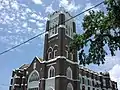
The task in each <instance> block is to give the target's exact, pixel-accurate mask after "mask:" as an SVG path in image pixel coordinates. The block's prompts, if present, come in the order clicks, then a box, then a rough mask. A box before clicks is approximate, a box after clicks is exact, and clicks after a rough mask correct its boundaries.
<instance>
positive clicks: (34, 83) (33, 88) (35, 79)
mask: <svg viewBox="0 0 120 90" xmlns="http://www.w3.org/2000/svg"><path fill="white" fill-rule="evenodd" d="M39 79H40V77H39V73H38V72H37V71H36V70H34V71H32V72H31V74H30V75H29V77H28V89H27V90H39Z"/></svg>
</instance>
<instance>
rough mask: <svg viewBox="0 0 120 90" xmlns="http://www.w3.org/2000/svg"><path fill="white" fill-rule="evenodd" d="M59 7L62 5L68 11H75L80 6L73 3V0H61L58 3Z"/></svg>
mask: <svg viewBox="0 0 120 90" xmlns="http://www.w3.org/2000/svg"><path fill="white" fill-rule="evenodd" d="M59 7H64V8H65V9H66V10H67V11H69V12H73V11H77V10H78V9H79V8H80V6H79V5H75V1H74V0H72V1H71V2H69V1H68V0H61V1H60V3H59Z"/></svg>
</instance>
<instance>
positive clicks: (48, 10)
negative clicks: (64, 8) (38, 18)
mask: <svg viewBox="0 0 120 90" xmlns="http://www.w3.org/2000/svg"><path fill="white" fill-rule="evenodd" d="M45 12H46V13H53V12H54V10H53V8H52V4H50V5H49V6H48V7H46V10H45Z"/></svg>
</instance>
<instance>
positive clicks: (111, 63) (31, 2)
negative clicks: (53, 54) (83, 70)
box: [0, 0, 120, 90]
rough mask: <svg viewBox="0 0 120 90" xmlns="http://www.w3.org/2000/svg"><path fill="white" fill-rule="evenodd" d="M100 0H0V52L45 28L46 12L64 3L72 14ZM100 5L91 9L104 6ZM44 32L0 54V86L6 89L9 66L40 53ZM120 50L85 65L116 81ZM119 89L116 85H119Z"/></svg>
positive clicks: (96, 9)
mask: <svg viewBox="0 0 120 90" xmlns="http://www.w3.org/2000/svg"><path fill="white" fill-rule="evenodd" d="M99 2H101V0H0V52H2V51H4V50H6V49H8V48H11V47H13V46H14V45H17V44H19V43H21V42H23V41H25V40H27V39H29V38H31V37H33V36H35V35H37V34H39V33H41V32H44V31H45V22H46V20H47V16H48V15H49V14H50V13H52V12H54V11H56V10H59V7H64V8H65V9H66V11H69V12H70V13H71V14H72V15H73V16H74V15H76V14H78V13H80V12H81V11H83V10H85V9H88V8H90V7H92V6H94V5H95V4H98V3H99ZM104 9H105V7H104V6H103V5H101V6H99V7H97V8H95V9H94V10H95V11H98V10H104ZM85 14H88V13H87V12H86V13H84V14H82V15H81V16H79V17H77V18H76V19H75V20H76V25H77V33H81V31H82V27H81V23H82V19H83V17H84V15H85ZM43 41H44V35H42V36H40V37H38V38H36V39H34V40H32V41H30V42H28V43H26V44H25V45H22V46H20V47H18V48H16V49H14V50H12V51H10V52H7V53H5V54H3V55H0V69H1V70H0V71H1V73H0V90H7V89H8V88H9V83H10V79H11V74H12V70H13V69H15V68H19V67H20V66H21V65H22V64H24V63H31V62H32V60H33V58H34V57H35V56H38V57H41V58H42V57H43V43H44V42H43ZM119 59H120V52H119V51H117V52H116V56H114V57H111V56H109V55H108V56H106V63H105V64H104V65H101V66H99V67H98V66H96V65H90V66H87V67H89V68H90V69H92V70H95V71H108V72H110V76H111V79H112V80H115V81H117V82H118V84H119V85H120V60H119ZM119 90H120V86H119Z"/></svg>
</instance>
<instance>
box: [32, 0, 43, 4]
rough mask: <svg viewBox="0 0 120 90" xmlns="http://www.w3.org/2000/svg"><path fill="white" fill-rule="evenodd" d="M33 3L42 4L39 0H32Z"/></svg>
mask: <svg viewBox="0 0 120 90" xmlns="http://www.w3.org/2000/svg"><path fill="white" fill-rule="evenodd" d="M32 1H33V2H34V3H35V4H42V1H41V0H32Z"/></svg>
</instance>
